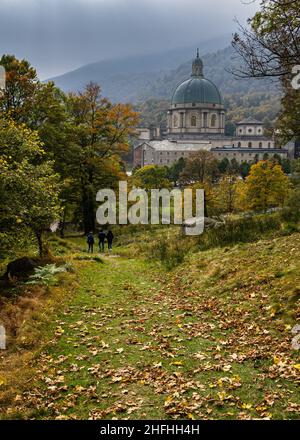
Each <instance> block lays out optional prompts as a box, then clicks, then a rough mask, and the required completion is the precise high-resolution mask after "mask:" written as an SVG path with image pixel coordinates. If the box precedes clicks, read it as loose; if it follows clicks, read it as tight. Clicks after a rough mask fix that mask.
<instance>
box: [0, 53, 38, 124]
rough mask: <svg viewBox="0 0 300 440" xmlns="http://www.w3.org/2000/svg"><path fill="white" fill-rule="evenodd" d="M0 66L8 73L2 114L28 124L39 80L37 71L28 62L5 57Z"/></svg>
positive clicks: (0, 103) (0, 101)
mask: <svg viewBox="0 0 300 440" xmlns="http://www.w3.org/2000/svg"><path fill="white" fill-rule="evenodd" d="M0 65H2V66H3V67H4V68H5V71H6V86H5V90H4V91H3V93H1V95H0V113H1V114H2V117H4V116H5V117H9V118H12V119H13V120H15V121H17V122H26V121H27V120H28V115H29V114H30V113H31V110H32V108H33V101H34V97H35V92H36V89H37V84H38V79H37V74H36V71H35V69H34V68H33V67H31V65H30V63H29V62H28V61H26V60H21V61H19V60H17V59H16V57H15V56H13V55H3V56H2V58H1V59H0Z"/></svg>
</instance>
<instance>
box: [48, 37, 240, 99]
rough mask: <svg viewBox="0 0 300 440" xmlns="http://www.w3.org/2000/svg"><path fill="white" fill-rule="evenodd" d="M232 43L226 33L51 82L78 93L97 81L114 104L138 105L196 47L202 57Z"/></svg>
mask: <svg viewBox="0 0 300 440" xmlns="http://www.w3.org/2000/svg"><path fill="white" fill-rule="evenodd" d="M230 40H231V35H230V34H227V35H225V36H222V37H217V38H214V39H210V40H208V41H203V42H201V43H198V44H195V46H193V47H180V48H177V49H173V50H168V51H162V52H157V53H154V54H152V55H148V54H147V55H139V56H134V57H124V58H115V59H110V60H106V61H99V62H96V63H92V64H87V65H84V66H82V67H80V68H79V69H76V70H73V71H70V72H67V73H65V74H64V75H60V76H57V77H54V78H50V80H53V81H54V82H55V83H56V85H57V86H58V87H60V88H61V89H63V90H64V91H78V90H81V89H82V88H83V87H84V86H85V85H86V84H87V83H88V82H90V81H94V82H97V83H98V84H100V85H101V87H102V92H103V95H104V96H107V97H108V98H109V99H111V100H112V101H122V102H124V101H130V102H136V101H139V100H141V99H143V97H144V94H145V90H148V92H147V93H151V89H152V88H153V86H154V85H155V83H156V81H162V80H163V78H164V77H165V75H167V74H170V73H171V72H172V71H173V70H175V71H176V70H177V69H178V67H179V66H180V65H181V64H184V63H187V61H188V60H191V59H192V58H193V57H194V55H195V53H196V47H199V49H200V53H202V54H205V53H213V52H216V51H218V50H219V49H223V48H224V47H226V46H227V45H228V44H229V43H230Z"/></svg>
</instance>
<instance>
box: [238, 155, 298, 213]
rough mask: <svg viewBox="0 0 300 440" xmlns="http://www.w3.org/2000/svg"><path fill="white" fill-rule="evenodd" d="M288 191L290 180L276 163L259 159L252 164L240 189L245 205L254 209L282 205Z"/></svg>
mask: <svg viewBox="0 0 300 440" xmlns="http://www.w3.org/2000/svg"><path fill="white" fill-rule="evenodd" d="M289 192H290V182H289V179H288V177H287V176H286V175H285V174H284V172H283V170H282V168H281V166H280V165H278V164H273V163H272V162H269V161H260V162H258V163H257V164H254V165H252V167H251V170H250V174H249V176H248V177H247V178H246V180H245V182H244V186H243V191H242V194H241V196H242V198H243V199H244V202H245V207H246V208H247V209H250V210H255V211H264V212H265V211H267V210H268V209H269V208H272V207H276V206H283V203H284V201H285V199H286V197H287V196H288V194H289Z"/></svg>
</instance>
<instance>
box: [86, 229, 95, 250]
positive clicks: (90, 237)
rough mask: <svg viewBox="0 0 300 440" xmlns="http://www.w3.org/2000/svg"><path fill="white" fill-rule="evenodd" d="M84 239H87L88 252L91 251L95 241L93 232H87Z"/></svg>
mask: <svg viewBox="0 0 300 440" xmlns="http://www.w3.org/2000/svg"><path fill="white" fill-rule="evenodd" d="M86 241H87V244H88V247H89V248H88V252H91V253H93V251H94V243H95V240H94V235H93V232H89V233H88V236H87V240H86Z"/></svg>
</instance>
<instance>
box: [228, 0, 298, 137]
mask: <svg viewBox="0 0 300 440" xmlns="http://www.w3.org/2000/svg"><path fill="white" fill-rule="evenodd" d="M299 16H300V3H299V1H298V0H262V1H261V9H260V11H258V12H257V13H256V14H255V15H254V17H253V18H251V19H249V21H248V22H249V25H250V26H249V28H243V27H241V29H240V34H235V36H234V39H233V42H232V44H233V47H234V48H235V49H236V51H237V53H238V54H239V56H240V58H241V60H242V65H241V66H240V67H239V68H238V69H236V70H235V71H234V73H235V74H236V75H237V76H239V77H243V78H249V77H250V78H265V77H271V78H279V79H280V81H281V85H282V87H283V90H284V96H283V99H282V111H281V114H280V116H279V119H278V121H277V129H278V130H279V137H280V138H281V142H287V141H289V140H290V139H292V138H293V137H296V138H297V139H299V138H300V127H299V114H300V98H299V91H298V90H295V89H294V88H293V87H292V77H293V68H294V67H295V66H297V65H299V62H300V32H299Z"/></svg>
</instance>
